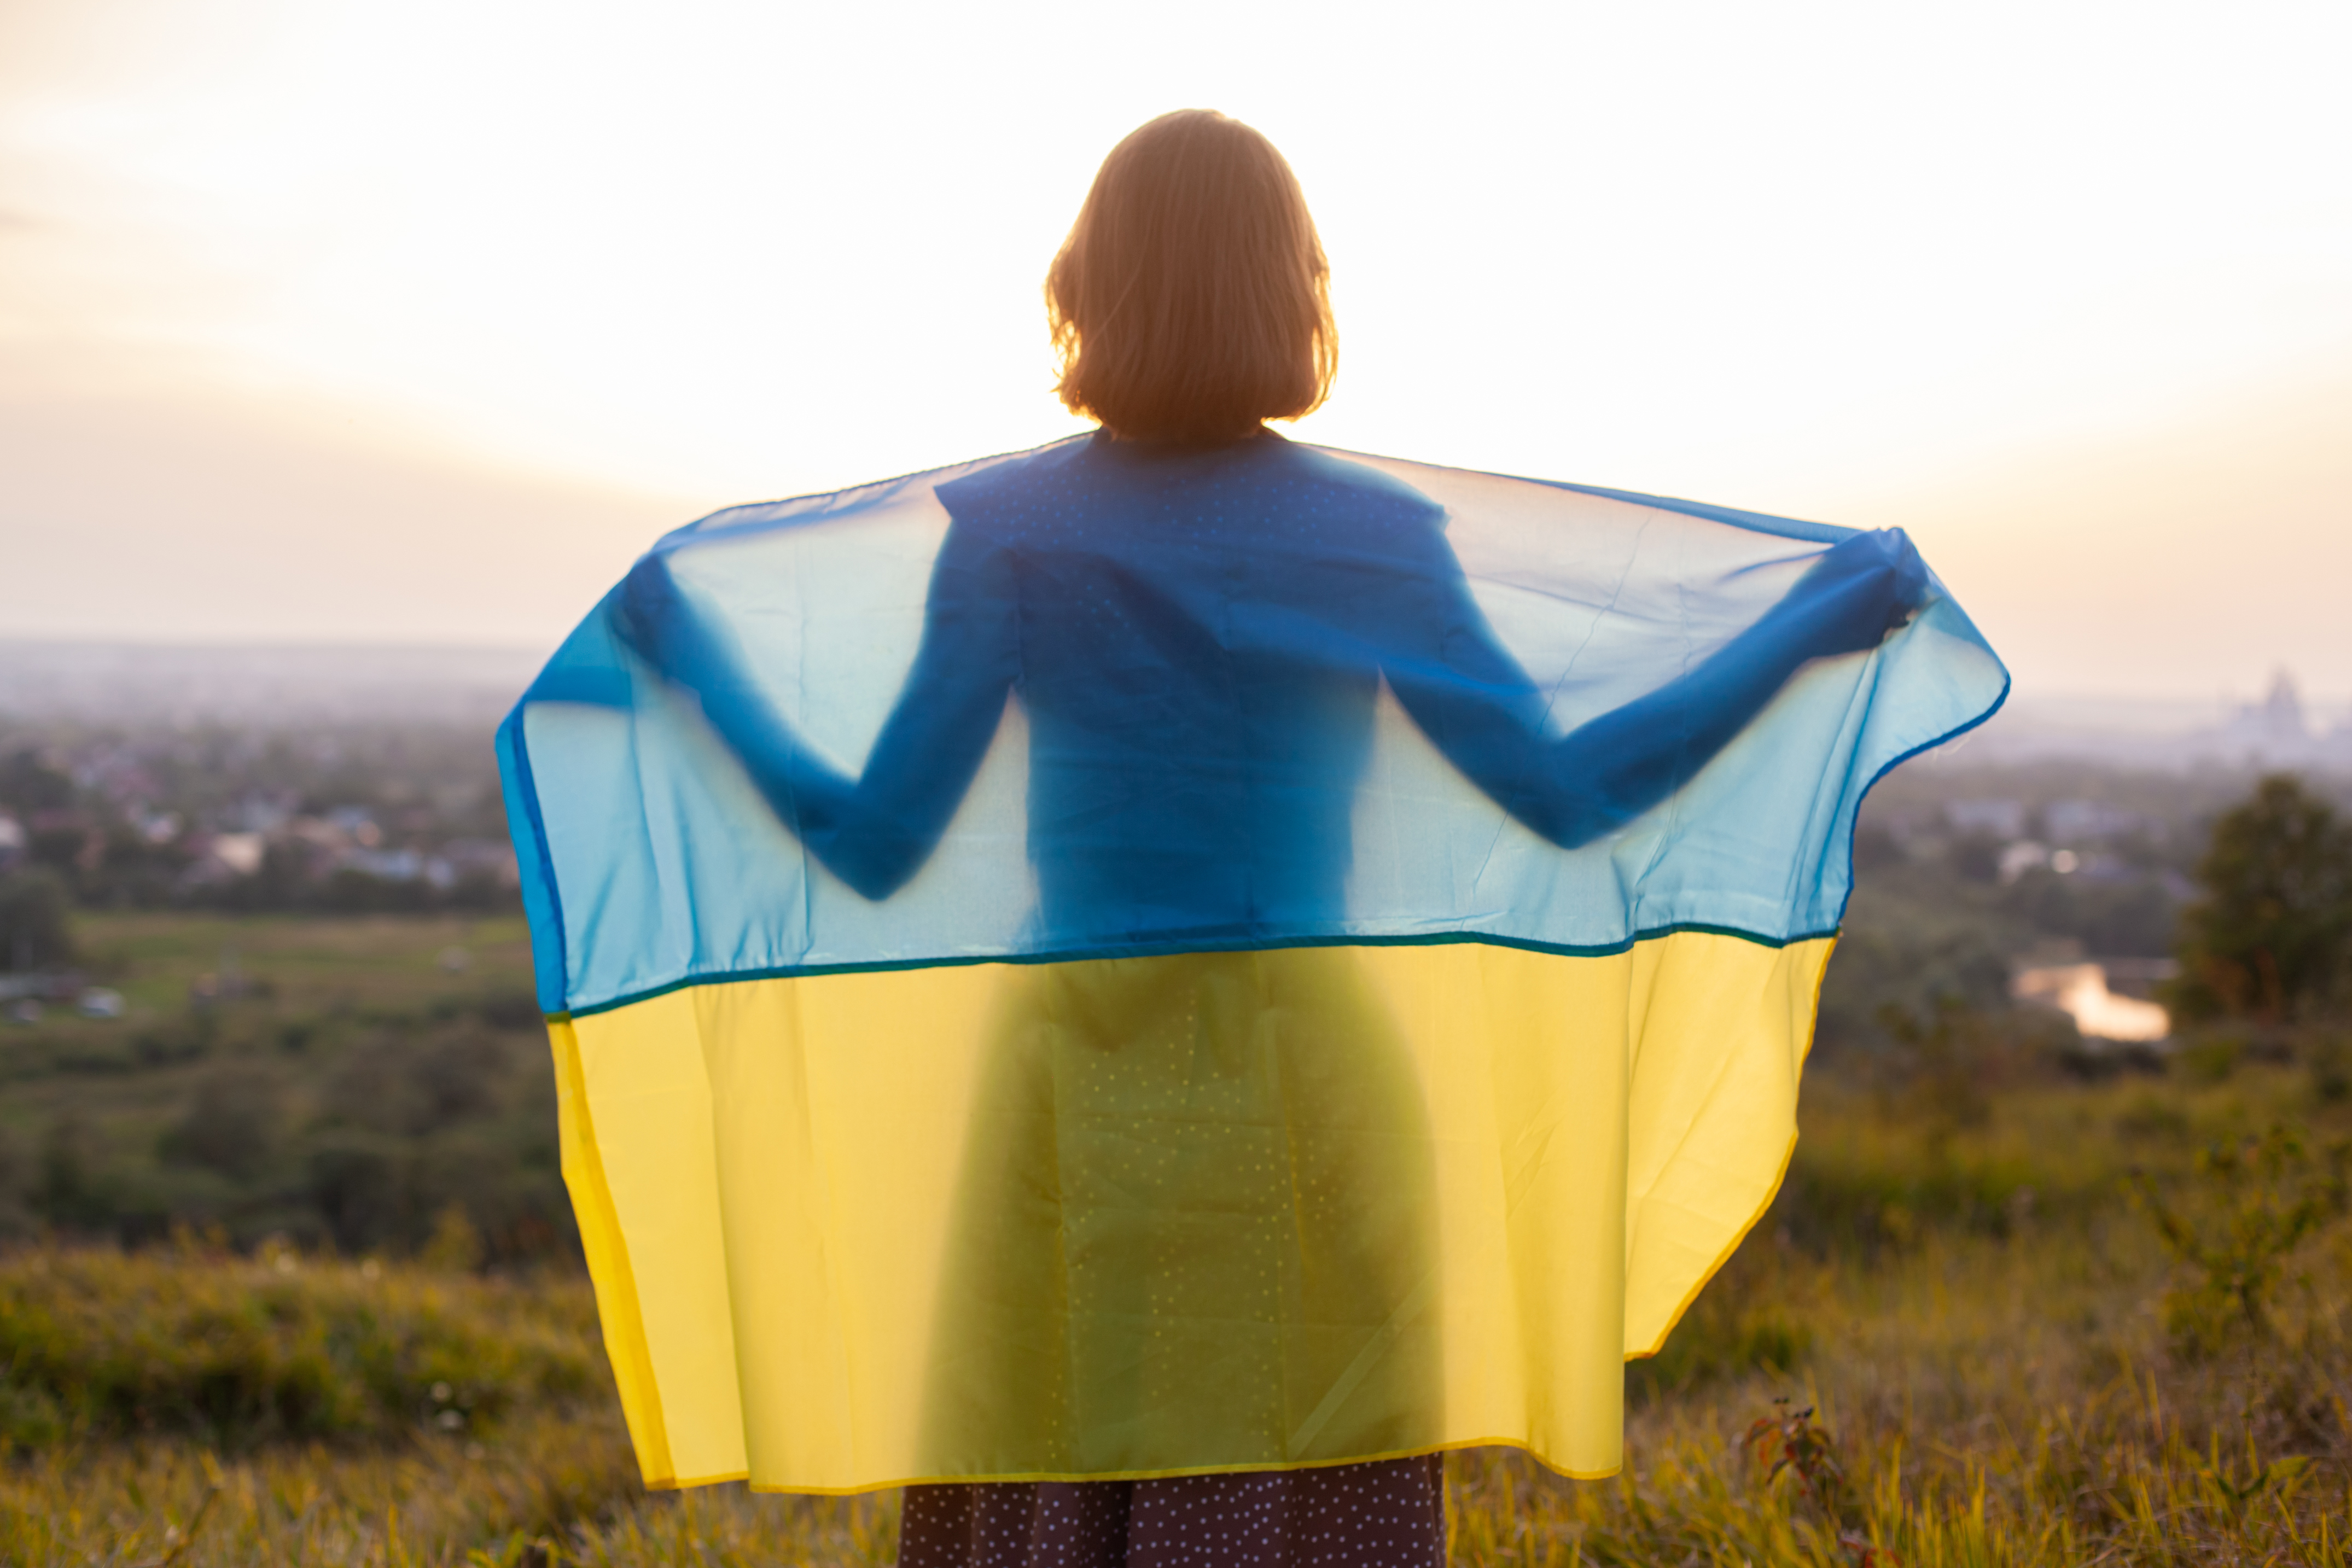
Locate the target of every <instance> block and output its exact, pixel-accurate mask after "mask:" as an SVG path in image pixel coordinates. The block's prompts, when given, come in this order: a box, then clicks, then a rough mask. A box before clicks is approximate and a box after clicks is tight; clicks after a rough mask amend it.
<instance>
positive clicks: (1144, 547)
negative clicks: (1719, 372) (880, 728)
mask: <svg viewBox="0 0 2352 1568" xmlns="http://www.w3.org/2000/svg"><path fill="white" fill-rule="evenodd" d="M941 499H942V500H943V501H944V502H945V503H946V505H947V506H948V507H949V509H950V513H951V514H952V515H953V517H954V518H955V524H954V533H953V534H952V535H951V537H950V540H949V543H948V545H947V547H946V548H945V549H944V550H943V552H942V556H941V562H940V569H939V570H938V571H937V573H936V574H935V576H934V580H933V588H932V597H933V602H932V605H931V611H930V620H931V624H932V626H933V627H934V628H936V629H939V630H940V637H941V640H942V642H943V643H944V644H945V645H944V646H942V647H941V648H940V653H942V654H944V655H946V656H944V657H941V658H939V659H936V660H932V659H927V660H926V661H925V669H926V671H927V672H928V673H929V675H930V678H932V679H934V680H937V681H939V682H940V683H943V684H944V685H951V686H966V687H969V686H973V685H981V686H985V685H993V683H995V682H996V681H998V680H1000V679H1002V680H1004V681H1005V682H1006V683H1007V684H1009V685H1011V686H1012V687H1013V689H1014V690H1015V691H1016V692H1017V693H1018V695H1019V698H1020V700H1021V702H1022V703H1023V705H1024V707H1025V708H1026V710H1027V716H1028V720H1029V724H1030V731H1031V743H1030V756H1029V768H1030V785H1029V850H1030V855H1031V857H1032V859H1033V860H1034V862H1035V864H1036V867H1037V873H1038V879H1039V885H1040V894H1041V898H1042V904H1043V908H1042V910H1041V914H1042V915H1043V918H1044V919H1045V922H1046V923H1047V924H1048V925H1050V926H1053V927H1055V928H1066V929H1069V930H1071V931H1073V932H1074V933H1075V932H1081V931H1082V932H1086V933H1089V934H1093V935H1095V936H1097V938H1099V937H1100V936H1107V935H1109V934H1111V933H1113V932H1118V931H1143V930H1150V931H1152V932H1155V933H1159V934H1162V935H1167V934H1174V933H1181V934H1183V935H1185V936H1194V937H1216V936H1233V937H1239V936H1247V935H1248V934H1250V933H1251V932H1253V931H1259V930H1263V929H1265V926H1266V925H1269V924H1273V925H1286V926H1287V925H1297V924H1300V923H1307V922H1312V921H1315V920H1318V919H1325V918H1329V917H1331V916H1333V915H1336V914H1337V912H1338V910H1339V905H1340V903H1341V899H1342V895H1343V893H1344V883H1345V881H1346V877H1347V872H1348V866H1349V815H1350V810H1349V809H1350V805H1351V802H1352V800H1353V797H1354V792H1355V789H1356V787H1357V784H1358V782H1359V780H1360V777H1361V775H1362V772H1363V768H1364V764H1365V760H1366V758H1367V757H1368V756H1369V754H1370V745H1371V737H1372V716H1373V703H1374V698H1375V696H1376V695H1377V694H1378V691H1379V688H1380V679H1381V672H1382V670H1383V669H1384V668H1387V667H1390V666H1391V665H1394V664H1402V663H1407V662H1427V661H1433V660H1436V659H1439V658H1442V657H1443V654H1444V650H1443V649H1441V648H1440V647H1438V646H1437V645H1435V635H1436V628H1437V627H1438V626H1440V625H1441V624H1442V623H1443V622H1444V620H1446V619H1449V618H1450V619H1452V620H1454V622H1457V623H1458V622H1459V620H1460V611H1459V605H1458V604H1457V605H1454V606H1452V607H1451V608H1452V609H1453V611H1454V613H1453V614H1452V616H1451V617H1447V616H1444V615H1443V614H1440V613H1434V612H1433V611H1435V610H1436V609H1437V608H1438V607H1436V606H1433V604H1432V603H1431V601H1432V600H1433V598H1443V599H1461V598H1462V595H1461V594H1460V592H1459V591H1458V589H1457V590H1456V591H1455V592H1454V593H1452V594H1448V593H1445V592H1444V582H1445V580H1446V578H1447V577H1448V576H1451V577H1452V578H1454V580H1456V581H1457V582H1458V578H1459V572H1458V570H1456V569H1454V567H1453V564H1452V558H1451V552H1450V551H1448V550H1447V549H1446V547H1445V543H1444V538H1443V535H1442V533H1441V531H1440V530H1441V528H1442V525H1443V520H1444V519H1443V514H1442V513H1441V512H1440V511H1439V509H1438V508H1437V507H1434V506H1433V505H1432V504H1431V503H1430V502H1428V501H1427V500H1425V499H1424V498H1423V497H1420V496H1418V495H1416V494H1415V493H1413V492H1412V490H1410V489H1408V488H1406V487H1405V486H1402V485H1399V484H1397V483H1396V482H1395V481H1393V480H1391V479H1389V478H1387V477H1386V476H1381V475H1380V474H1377V473H1375V472H1374V471H1372V470H1370V469H1369V468H1364V467H1360V466H1359V465H1353V464H1349V463H1345V462H1342V461H1339V460H1337V459H1334V458H1331V457H1329V456H1327V455H1322V454H1318V453H1315V452H1311V451H1308V450H1307V449H1304V448H1300V447H1297V446H1293V445H1292V444H1289V443H1287V442H1286V441H1283V440H1282V439H1280V438H1279V437H1276V436H1273V435H1270V434H1269V435H1260V436H1257V437H1255V438H1253V439H1250V440H1247V441H1243V442H1237V443H1233V444H1225V445H1221V446H1217V447H1213V448H1208V449H1190V450H1187V449H1171V448H1166V447H1154V446H1140V445H1138V444H1133V443H1121V442H1114V441H1110V440H1108V439H1102V438H1097V440H1095V441H1093V442H1091V443H1088V444H1085V445H1083V446H1080V447H1076V448H1072V449H1065V450H1056V451H1053V452H1049V453H1046V454H1045V455H1041V456H1039V457H1037V458H1033V459H1030V460H1028V461H1026V462H1024V463H1020V464H1015V465H1006V466H1005V467H1003V468H1000V469H992V470H990V471H989V472H987V473H985V474H983V475H980V476H975V477H974V478H972V479H969V480H966V481H963V482H961V484H957V485H951V486H946V487H944V488H943V489H942V491H941ZM1474 613H1475V612H1474ZM908 698H909V699H911V700H915V701H922V702H927V703H928V702H937V701H940V700H942V699H945V700H948V701H950V702H952V701H954V700H957V698H956V695H955V694H953V693H951V692H948V691H933V692H929V693H925V694H920V695H919V694H918V693H917V692H916V691H914V690H912V689H911V688H910V690H909V692H908ZM974 699H978V700H982V701H985V700H987V698H986V697H985V696H984V695H982V693H980V692H974V693H973V694H972V696H971V697H970V698H966V699H964V700H974Z"/></svg>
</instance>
